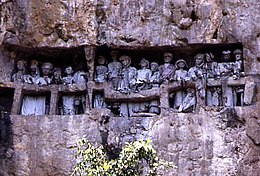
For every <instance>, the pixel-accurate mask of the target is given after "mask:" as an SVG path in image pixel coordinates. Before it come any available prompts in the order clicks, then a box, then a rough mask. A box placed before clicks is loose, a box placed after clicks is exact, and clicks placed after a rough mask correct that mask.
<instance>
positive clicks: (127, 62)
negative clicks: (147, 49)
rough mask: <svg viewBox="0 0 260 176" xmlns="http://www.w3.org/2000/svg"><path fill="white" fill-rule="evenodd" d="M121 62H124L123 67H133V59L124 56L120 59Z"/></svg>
mask: <svg viewBox="0 0 260 176" xmlns="http://www.w3.org/2000/svg"><path fill="white" fill-rule="evenodd" d="M119 60H120V61H121V62H122V65H123V67H125V68H127V67H129V66H130V65H131V57H130V56H126V55H123V56H121V57H120V58H119Z"/></svg>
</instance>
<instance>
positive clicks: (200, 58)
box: [194, 53, 205, 66]
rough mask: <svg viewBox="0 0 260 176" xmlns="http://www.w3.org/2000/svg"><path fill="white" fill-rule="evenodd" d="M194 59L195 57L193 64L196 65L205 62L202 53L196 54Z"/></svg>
mask: <svg viewBox="0 0 260 176" xmlns="http://www.w3.org/2000/svg"><path fill="white" fill-rule="evenodd" d="M194 59H195V65H196V66H202V65H203V64H204V62H205V60H204V55H203V54H201V53H199V54H197V55H196V56H195V57H194Z"/></svg>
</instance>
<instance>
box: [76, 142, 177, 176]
mask: <svg viewBox="0 0 260 176" xmlns="http://www.w3.org/2000/svg"><path fill="white" fill-rule="evenodd" d="M104 151H105V150H104V147H103V146H99V147H97V148H96V147H95V146H94V145H93V144H92V143H90V142H88V141H87V140H86V139H81V140H80V141H79V142H78V150H77V155H76V157H77V160H78V162H77V164H76V165H75V167H74V170H73V173H72V174H71V176H76V175H81V176H83V175H86V176H138V175H141V174H144V175H149V176H154V175H156V173H157V169H158V168H159V167H163V168H170V167H174V165H173V163H171V162H167V161H164V160H160V159H159V158H158V157H157V155H156V151H155V150H154V148H153V147H152V145H151V141H150V140H147V141H135V142H132V143H127V144H126V145H125V146H124V147H123V149H122V151H121V152H120V154H119V157H118V158H117V159H114V160H109V159H108V157H107V155H106V153H105V152H104Z"/></svg>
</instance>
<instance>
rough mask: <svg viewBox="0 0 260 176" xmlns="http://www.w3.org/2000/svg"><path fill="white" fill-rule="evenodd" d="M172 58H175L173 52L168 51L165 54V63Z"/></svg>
mask: <svg viewBox="0 0 260 176" xmlns="http://www.w3.org/2000/svg"><path fill="white" fill-rule="evenodd" d="M172 58H173V55H172V53H168V52H166V53H164V54H163V60H164V62H165V63H170V62H171V61H172Z"/></svg>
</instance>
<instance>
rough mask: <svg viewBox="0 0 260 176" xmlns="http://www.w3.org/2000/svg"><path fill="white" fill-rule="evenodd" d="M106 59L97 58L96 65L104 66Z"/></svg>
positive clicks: (102, 57)
mask: <svg viewBox="0 0 260 176" xmlns="http://www.w3.org/2000/svg"><path fill="white" fill-rule="evenodd" d="M106 61H107V60H106V58H105V57H104V56H99V57H98V64H99V65H105V64H106Z"/></svg>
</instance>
